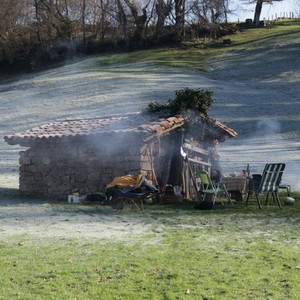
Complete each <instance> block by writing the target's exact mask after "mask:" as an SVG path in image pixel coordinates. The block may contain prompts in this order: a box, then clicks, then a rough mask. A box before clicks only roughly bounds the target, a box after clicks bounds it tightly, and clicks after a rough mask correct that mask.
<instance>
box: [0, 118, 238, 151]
mask: <svg viewBox="0 0 300 300" xmlns="http://www.w3.org/2000/svg"><path fill="white" fill-rule="evenodd" d="M207 120H208V121H209V122H210V123H211V124H213V126H215V127H217V128H218V129H219V130H221V131H222V132H225V133H226V134H227V135H228V136H230V137H234V136H236V135H237V133H236V132H235V131H234V130H233V129H231V128H229V127H227V126H225V125H223V124H222V123H220V122H219V121H216V120H213V119H210V118H207ZM184 122H185V118H184V117H183V116H180V115H177V116H174V117H169V118H166V119H159V120H153V119H152V120H151V119H150V118H149V116H147V118H146V117H145V115H143V114H141V113H134V114H126V115H115V116H105V117H98V118H87V119H73V120H61V121H56V122H51V123H48V124H45V125H42V126H39V127H35V128H32V129H30V130H26V131H24V132H20V133H15V134H11V135H7V136H5V137H4V139H5V141H6V142H7V143H8V144H10V145H17V144H20V145H22V146H29V145H30V143H31V142H34V141H37V140H49V139H55V138H62V137H84V136H89V135H95V134H98V135H99V134H105V133H106V134H113V133H118V134H119V133H134V134H139V135H141V136H143V138H144V140H149V139H151V138H153V137H155V136H162V135H165V134H167V133H168V132H169V131H170V130H173V129H175V128H177V127H180V126H182V125H183V124H184Z"/></svg>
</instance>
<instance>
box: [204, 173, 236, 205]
mask: <svg viewBox="0 0 300 300" xmlns="http://www.w3.org/2000/svg"><path fill="white" fill-rule="evenodd" d="M199 175H200V180H201V184H202V187H203V189H202V191H201V192H202V193H203V194H204V196H203V199H202V201H205V198H206V196H207V194H210V195H212V202H213V204H215V202H216V200H217V198H218V196H219V195H220V194H224V195H225V196H226V198H227V199H228V200H229V202H230V203H231V204H232V205H233V202H232V200H231V198H230V195H229V193H228V191H227V189H226V187H225V184H224V183H223V182H222V181H220V182H217V183H214V182H212V180H211V178H210V176H209V174H208V173H207V172H206V171H200V173H199ZM221 203H222V204H224V203H223V201H222V200H221Z"/></svg>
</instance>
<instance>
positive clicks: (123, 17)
mask: <svg viewBox="0 0 300 300" xmlns="http://www.w3.org/2000/svg"><path fill="white" fill-rule="evenodd" d="M117 6H118V19H119V26H120V29H121V32H122V37H123V39H124V41H125V46H126V48H127V49H128V48H129V37H128V33H127V18H126V14H125V12H124V8H123V6H122V3H121V1H120V0H117Z"/></svg>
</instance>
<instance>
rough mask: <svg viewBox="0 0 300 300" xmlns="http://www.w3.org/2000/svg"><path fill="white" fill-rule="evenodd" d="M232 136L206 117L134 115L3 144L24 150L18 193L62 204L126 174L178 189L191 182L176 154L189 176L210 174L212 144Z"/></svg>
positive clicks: (50, 127) (40, 130) (77, 123)
mask: <svg viewBox="0 0 300 300" xmlns="http://www.w3.org/2000/svg"><path fill="white" fill-rule="evenodd" d="M236 135H237V133H236V132H235V131H234V130H233V129H231V128H229V127H227V126H225V125H224V124H222V123H220V122H218V121H217V120H214V119H211V118H209V117H197V118H193V119H188V118H186V117H184V116H181V115H176V116H173V117H169V118H155V117H153V116H149V115H145V114H142V113H134V114H126V115H113V116H104V117H96V118H85V119H73V120H71V119H68V120H62V121H55V122H52V123H49V124H46V125H43V126H40V127H37V128H33V129H31V130H27V131H25V132H21V133H15V134H11V135H7V136H5V137H4V139H5V141H6V142H7V143H8V144H10V145H20V146H21V147H24V150H22V151H20V158H19V163H20V168H19V189H20V191H22V192H24V193H26V194H31V195H40V196H51V197H56V198H64V199H66V197H67V195H69V194H72V193H74V192H79V193H80V194H81V195H86V194H89V193H94V192H97V191H103V190H105V187H106V185H107V184H108V183H109V182H111V180H112V179H113V178H114V177H117V176H122V175H125V174H130V173H142V174H143V175H144V176H145V177H146V178H147V179H148V180H150V181H152V182H153V183H154V184H156V185H159V186H164V185H166V184H173V185H181V186H182V185H184V184H183V178H185V181H186V182H189V176H191V174H190V173H189V172H187V171H184V160H183V156H182V152H184V153H185V154H186V155H187V157H188V160H189V164H190V166H192V167H193V172H195V174H196V172H197V170H198V169H199V168H200V169H205V170H208V171H210V169H211V167H212V163H213V161H215V160H216V159H217V158H216V157H214V154H213V153H215V152H214V151H211V150H212V149H214V146H215V143H214V142H215V141H220V142H222V141H224V140H225V139H226V138H228V137H235V136H236ZM185 161H186V160H185ZM184 172H185V173H186V176H185V177H184V176H183V173H184ZM186 189H188V188H187V187H186Z"/></svg>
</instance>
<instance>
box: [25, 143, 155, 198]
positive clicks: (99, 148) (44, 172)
mask: <svg viewBox="0 0 300 300" xmlns="http://www.w3.org/2000/svg"><path fill="white" fill-rule="evenodd" d="M107 145H108V143H97V144H95V143H88V142H86V141H85V142H72V143H70V142H64V143H60V142H56V143H52V144H50V143H47V144H46V143H45V144H44V143H43V144H42V143H39V144H36V145H33V146H32V147H31V148H29V149H28V150H26V151H21V152H20V190H21V191H23V192H25V193H28V194H35V195H42V196H54V197H56V198H65V199H66V197H67V195H69V194H72V193H74V192H79V193H80V194H81V195H86V194H88V193H93V192H97V191H103V190H105V186H106V185H107V184H108V183H109V182H110V181H112V179H113V178H114V177H117V176H122V175H125V174H128V173H130V172H137V171H138V170H142V172H143V175H146V176H149V174H151V164H150V163H149V159H148V156H147V155H146V154H145V147H146V146H145V145H139V144H138V143H137V142H135V143H129V144H122V145H115V147H113V148H110V149H108V147H107ZM143 153H144V154H143Z"/></svg>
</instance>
